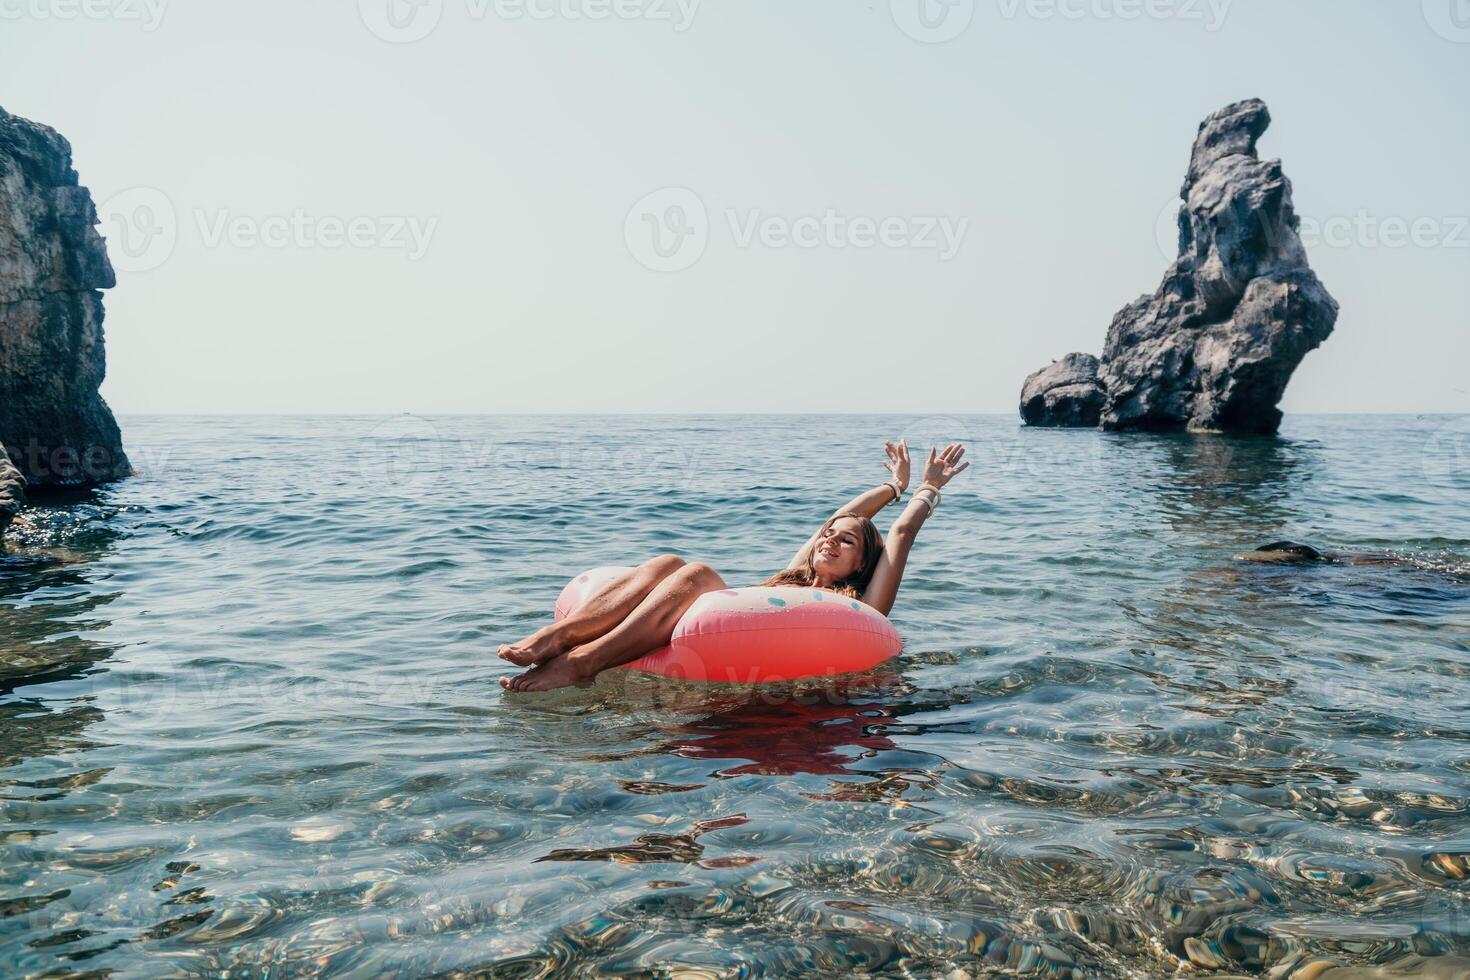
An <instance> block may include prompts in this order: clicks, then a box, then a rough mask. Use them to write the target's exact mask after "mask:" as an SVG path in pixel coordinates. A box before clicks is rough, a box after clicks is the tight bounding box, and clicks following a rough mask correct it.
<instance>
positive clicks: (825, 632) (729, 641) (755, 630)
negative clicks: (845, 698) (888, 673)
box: [556, 566, 903, 684]
mask: <svg viewBox="0 0 1470 980" xmlns="http://www.w3.org/2000/svg"><path fill="white" fill-rule="evenodd" d="M628 571H631V569H629V568H620V567H616V566H607V567H603V568H594V569H592V570H591V571H588V572H583V573H582V574H581V575H578V576H577V577H576V578H574V579H572V580H571V581H570V582H568V583H567V587H566V588H565V589H562V591H561V596H560V597H559V598H558V599H557V600H556V618H557V619H565V618H566V617H567V615H568V614H570V613H571V611H572V610H573V609H576V608H577V607H578V606H579V605H581V604H582V601H583V600H584V599H586V598H587V597H588V596H589V595H591V594H592V593H593V592H596V591H597V590H598V589H599V588H601V587H602V586H603V585H604V584H606V582H607V581H608V580H609V579H611V578H614V577H615V576H618V575H621V574H622V573H624V572H628ZM902 648H903V641H902V640H901V639H899V636H898V631H897V630H895V629H894V628H893V624H892V623H890V622H889V621H888V618H887V617H886V616H884V615H883V614H882V613H880V612H879V611H878V610H876V609H874V608H873V607H872V606H868V605H864V604H863V603H861V602H858V601H857V600H856V599H849V598H848V597H847V596H844V595H838V594H837V593H835V592H825V591H823V590H821V589H803V588H792V587H790V586H782V587H780V588H766V587H763V586H761V587H755V588H747V589H721V590H720V591H719V592H710V593H708V594H707V595H702V596H700V597H699V598H698V599H696V600H695V601H694V605H692V606H690V607H689V609H688V611H687V612H685V613H684V615H683V617H682V618H680V620H679V622H678V623H677V624H676V625H675V626H674V635H673V636H672V637H671V638H670V640H669V645H668V646H666V647H664V648H662V649H660V650H655V651H654V652H653V653H650V654H648V655H647V656H644V657H640V658H639V659H637V660H634V661H633V662H632V663H629V664H625V665H624V666H625V668H626V669H628V670H640V671H643V672H645V673H649V674H663V675H664V676H665V677H679V678H683V679H684V680H691V681H717V682H724V683H734V684H758V683H762V682H766V681H788V680H795V679H797V678H801V677H830V676H832V675H835V674H848V673H852V672H854V671H859V670H869V669H870V668H872V667H876V666H877V665H878V664H881V663H882V662H883V661H885V660H888V659H889V658H891V657H893V656H895V655H897V653H898V651H899V650H900V649H902Z"/></svg>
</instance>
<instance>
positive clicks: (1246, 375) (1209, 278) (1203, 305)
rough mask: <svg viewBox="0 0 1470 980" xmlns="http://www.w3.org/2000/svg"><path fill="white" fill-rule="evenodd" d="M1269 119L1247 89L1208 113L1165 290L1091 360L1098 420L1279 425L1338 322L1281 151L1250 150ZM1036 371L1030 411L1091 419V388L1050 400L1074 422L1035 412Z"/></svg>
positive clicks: (1204, 427)
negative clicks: (1285, 403) (1313, 353)
mask: <svg viewBox="0 0 1470 980" xmlns="http://www.w3.org/2000/svg"><path fill="white" fill-rule="evenodd" d="M1270 121H1271V117H1270V114H1269V112H1268V111H1267V109H1266V104H1265V103H1264V102H1261V101H1260V100H1259V99H1252V100H1249V101H1246V102H1238V103H1236V104H1234V105H1231V106H1227V107H1225V108H1224V109H1221V110H1220V111H1219V112H1216V113H1214V114H1213V115H1211V116H1210V117H1209V118H1208V119H1206V120H1205V121H1204V122H1203V123H1202V124H1201V125H1200V129H1199V135H1198V137H1197V138H1196V139H1195V144H1194V152H1193V154H1192V156H1191V158H1190V162H1189V173H1188V175H1187V176H1186V178H1185V182H1184V188H1183V190H1182V192H1181V197H1182V198H1183V201H1184V206H1183V208H1182V210H1181V211H1180V215H1179V257H1178V259H1176V260H1175V262H1174V264H1173V265H1172V266H1170V268H1169V270H1168V272H1166V273H1165V275H1164V281H1163V283H1162V284H1161V285H1160V286H1159V288H1158V290H1157V291H1156V292H1155V293H1154V294H1153V295H1151V296H1143V297H1141V298H1140V299H1138V300H1137V301H1135V302H1133V303H1131V304H1130V305H1128V306H1127V307H1125V308H1124V309H1123V310H1122V311H1120V312H1119V313H1118V314H1117V316H1115V317H1114V318H1113V322H1112V326H1111V327H1110V328H1109V329H1108V336H1107V342H1106V344H1105V345H1104V347H1103V355H1102V358H1101V361H1100V363H1099V366H1098V371H1097V377H1098V382H1099V384H1100V386H1101V388H1102V391H1103V393H1104V402H1103V405H1102V409H1101V411H1100V413H1099V418H1098V421H1097V423H1096V424H1100V425H1101V426H1102V428H1104V429H1117V430H1123V429H1144V430H1178V429H1189V430H1192V431H1223V432H1248V433H1271V432H1275V431H1276V429H1277V427H1278V426H1279V425H1280V424H1281V412H1280V410H1278V409H1277V408H1276V405H1277V403H1278V402H1279V401H1280V400H1281V396H1282V394H1283V393H1284V392H1285V390H1286V385H1287V382H1289V381H1290V380H1291V375H1292V372H1293V371H1295V370H1296V368H1297V365H1298V364H1300V363H1301V361H1302V358H1303V357H1305V356H1306V354H1307V352H1308V351H1310V350H1312V349H1313V348H1315V347H1317V346H1318V345H1320V344H1321V343H1322V342H1323V341H1324V340H1326V339H1327V337H1328V335H1330V334H1331V333H1332V329H1333V326H1334V325H1335V324H1336V322H1337V311H1338V306H1337V302H1336V301H1335V300H1334V299H1333V298H1332V297H1331V296H1330V295H1329V294H1328V293H1327V290H1326V289H1325V288H1324V287H1323V286H1322V283H1321V282H1320V281H1319V280H1318V279H1317V276H1316V275H1315V274H1314V273H1313V272H1312V270H1311V268H1310V267H1309V265H1308V263H1307V256H1306V251H1305V249H1303V247H1302V243H1301V238H1300V237H1299V236H1298V234H1297V228H1298V220H1297V216H1296V212H1295V211H1294V210H1293V208H1292V203H1291V182H1290V181H1289V180H1287V178H1286V176H1285V175H1284V174H1283V173H1282V170H1281V161H1279V160H1271V161H1265V162H1263V161H1261V160H1260V159H1259V158H1258V157H1257V155H1256V141H1257V140H1258V139H1259V138H1260V136H1261V134H1262V133H1264V132H1265V131H1266V127H1267V126H1268V125H1270ZM1071 357H1086V355H1069V358H1071ZM1066 360H1067V359H1064V361H1063V362H1065V361H1066ZM1063 362H1058V363H1063ZM1054 366H1055V365H1054ZM1041 373H1044V371H1043V372H1041ZM1037 377H1038V375H1032V377H1031V378H1030V379H1028V380H1027V383H1026V388H1025V389H1023V391H1022V407H1021V414H1022V417H1023V418H1024V419H1025V420H1026V421H1027V422H1028V423H1031V424H1052V425H1059V424H1060V425H1091V424H1094V423H1092V422H1089V421H1087V418H1088V416H1089V413H1088V412H1087V411H1086V409H1085V402H1086V400H1087V399H1089V398H1092V397H1094V396H1093V395H1092V394H1091V393H1090V391H1088V390H1086V389H1085V388H1079V389H1077V390H1076V391H1074V392H1067V393H1065V394H1063V393H1062V392H1061V391H1059V392H1058V393H1057V395H1056V396H1055V397H1054V399H1053V401H1054V402H1055V404H1054V405H1052V406H1051V407H1050V409H1049V411H1050V413H1051V417H1053V418H1057V419H1066V418H1072V417H1075V418H1077V419H1079V421H1075V422H1067V421H1053V422H1032V418H1031V416H1030V415H1029V414H1028V410H1027V406H1028V404H1029V402H1030V399H1028V395H1030V394H1032V383H1033V381H1035V380H1036V379H1037Z"/></svg>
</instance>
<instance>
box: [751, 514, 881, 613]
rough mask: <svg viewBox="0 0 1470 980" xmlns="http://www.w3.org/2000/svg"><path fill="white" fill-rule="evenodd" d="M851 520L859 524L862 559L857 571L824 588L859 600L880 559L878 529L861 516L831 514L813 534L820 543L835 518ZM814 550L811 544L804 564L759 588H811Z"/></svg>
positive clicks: (815, 551) (772, 578)
mask: <svg viewBox="0 0 1470 980" xmlns="http://www.w3.org/2000/svg"><path fill="white" fill-rule="evenodd" d="M843 517H851V518H852V519H853V520H855V521H857V522H858V523H859V524H861V525H862V546H863V560H862V564H860V565H858V570H857V571H855V572H853V573H852V574H851V575H849V576H848V577H847V578H845V579H843V580H842V581H840V582H833V583H832V584H831V585H829V586H827V588H829V589H831V590H832V591H834V592H840V593H842V594H843V595H845V596H848V597H850V598H853V599H861V598H862V597H863V590H864V589H866V588H867V587H868V582H870V581H871V580H872V578H873V570H874V569H875V568H877V567H878V559H879V558H882V557H883V535H881V534H879V533H878V527H877V525H876V524H874V523H873V522H872V521H870V520H868V519H867V518H866V517H864V516H863V515H862V514H853V513H845V514H834V515H832V516H831V517H830V518H828V519H827V523H826V524H823V525H822V528H821V530H820V531H818V532H817V537H816V540H817V541H821V540H822V532H823V531H826V530H827V529H828V528H829V527H831V526H832V525H833V524H834V523H835V522H836V521H837V520H838V519H839V518H843ZM816 561H817V549H816V546H815V545H814V546H813V547H812V550H811V551H810V552H809V553H808V554H807V556H806V562H805V564H803V565H802V566H801V567H800V568H788V569H786V570H785V571H783V572H777V573H776V574H775V575H772V576H771V577H770V578H768V579H766V580H765V581H764V582H762V583H761V585H797V586H805V587H811V586H815V585H816V584H817V567H816Z"/></svg>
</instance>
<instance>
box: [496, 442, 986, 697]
mask: <svg viewBox="0 0 1470 980" xmlns="http://www.w3.org/2000/svg"><path fill="white" fill-rule="evenodd" d="M883 448H884V449H885V450H887V452H888V462H887V463H886V464H885V465H886V466H887V467H888V472H889V473H890V474H892V479H890V480H889V481H888V482H886V483H881V484H879V485H878V486H876V487H874V488H873V489H872V490H869V491H867V492H866V493H863V494H860V495H858V496H857V497H854V498H853V499H852V500H850V501H848V502H847V504H845V505H844V506H843V507H841V508H840V509H839V510H838V511H837V513H835V514H833V515H832V516H831V517H829V518H828V519H827V522H826V523H825V524H823V525H822V526H821V527H820V528H818V529H817V532H816V533H815V534H813V535H812V536H811V538H810V539H809V540H808V541H807V543H806V544H805V545H803V546H802V548H801V550H800V551H798V552H797V553H796V556H795V557H794V558H792V559H791V564H789V565H787V566H786V570H785V571H783V572H780V573H778V574H776V575H774V576H772V577H771V578H769V579H767V580H766V581H765V582H764V583H762V584H763V585H795V586H805V587H814V588H818V589H825V590H827V591H830V592H837V593H840V594H842V595H846V596H851V597H852V598H854V599H861V600H862V601H863V602H865V603H867V604H868V605H870V606H872V607H873V608H874V609H876V610H878V611H879V612H881V613H883V614H884V615H885V616H886V615H888V611H889V610H890V609H892V608H893V600H894V597H896V596H897V595H898V584H899V582H900V581H901V580H902V579H903V568H904V565H905V563H907V561H908V557H909V549H910V548H912V547H913V544H914V538H915V536H916V535H918V533H919V528H920V527H922V526H923V524H924V521H925V520H926V519H927V518H928V517H929V515H930V514H933V513H934V509H935V508H936V507H937V506H939V491H940V489H941V488H942V487H944V486H945V485H946V484H947V483H949V481H950V480H952V479H954V478H955V476H957V475H958V474H960V473H962V472H964V471H965V469H967V468H968V467H969V465H970V464H969V463H961V462H960V459H961V458H962V457H963V456H964V455H965V447H964V446H962V445H960V444H959V443H953V444H952V445H949V446H946V447H945V448H944V449H943V450H938V449H931V450H929V459H928V462H926V463H925V464H924V481H923V485H922V486H920V487H919V489H917V490H915V491H914V495H913V497H912V498H911V499H910V500H909V505H908V507H906V508H905V509H904V511H903V513H902V514H900V515H899V517H898V519H897V520H896V521H894V522H893V526H892V527H891V528H889V529H888V538H887V540H884V538H883V537H882V535H880V534H879V533H878V529H877V528H876V527H874V526H873V521H872V518H873V517H874V515H876V514H877V513H878V511H880V510H882V509H883V508H884V507H886V506H888V505H889V504H891V503H897V502H898V501H899V500H901V499H902V498H903V495H904V492H905V491H906V490H907V489H908V485H909V449H908V446H907V445H906V444H905V443H904V442H902V441H900V442H899V443H898V444H897V445H895V444H894V443H891V442H889V443H884V446H883ZM726 587H727V586H726V585H725V581H724V579H722V578H720V576H719V575H718V574H717V573H716V572H715V570H714V569H713V568H710V567H709V566H708V565H704V564H699V563H693V562H686V561H684V560H683V559H682V558H677V557H675V556H674V555H660V556H659V557H657V558H654V559H652V560H650V561H646V562H644V563H643V564H642V565H639V566H638V567H637V568H635V569H633V570H632V571H630V572H627V573H626V574H624V575H621V576H619V577H618V578H616V579H613V580H612V581H611V582H609V583H608V584H607V585H605V586H604V587H603V588H602V589H601V590H599V591H598V592H596V593H594V594H593V595H592V596H590V597H588V599H587V601H586V602H584V603H582V604H581V605H580V606H578V607H577V609H576V611H575V612H573V613H572V614H571V615H570V616H568V617H567V618H566V619H564V620H562V621H561V622H559V623H554V624H552V625H550V626H546V627H543V628H542V629H539V630H537V631H536V632H535V633H532V634H531V635H530V636H528V637H527V638H526V639H524V640H522V641H521V642H519V643H511V644H507V645H506V646H503V647H501V648H500V656H501V657H502V658H503V659H505V660H509V661H510V662H511V663H513V664H516V665H517V666H520V667H530V668H531V669H530V670H528V671H526V672H525V673H524V674H521V675H519V676H517V677H514V678H509V679H503V680H501V682H500V683H501V684H502V685H503V686H504V687H507V688H509V689H510V690H512V691H548V690H551V689H552V688H556V687H566V686H567V685H569V684H584V683H586V682H588V681H590V680H591V679H592V678H594V677H596V676H597V675H598V674H600V673H601V672H602V671H604V670H607V669H608V668H609V667H617V666H619V665H620V664H625V663H628V662H630V661H633V660H637V659H638V658H639V657H641V656H643V655H644V654H646V653H648V652H650V651H652V650H656V649H658V648H659V647H661V646H664V645H665V644H667V643H668V642H669V637H670V636H671V635H672V634H673V631H674V626H675V624H677V623H678V622H679V618H680V617H681V616H683V615H684V612H685V611H686V610H687V609H688V608H689V607H690V606H691V605H693V604H694V600H696V599H698V598H699V597H700V596H702V595H704V594H705V593H706V592H714V591H717V590H719V589H724V588H726Z"/></svg>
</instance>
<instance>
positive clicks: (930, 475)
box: [924, 442, 970, 487]
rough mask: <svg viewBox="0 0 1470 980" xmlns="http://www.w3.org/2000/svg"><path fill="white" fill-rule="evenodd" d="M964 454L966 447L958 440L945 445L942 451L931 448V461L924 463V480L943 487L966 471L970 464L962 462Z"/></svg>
mask: <svg viewBox="0 0 1470 980" xmlns="http://www.w3.org/2000/svg"><path fill="white" fill-rule="evenodd" d="M964 455H965V447H964V446H962V445H960V444H959V443H957V442H952V443H950V444H949V445H948V446H945V447H944V450H943V451H942V452H941V451H940V450H938V449H931V450H929V461H928V462H926V463H925V464H924V482H925V483H930V484H933V485H934V486H936V487H942V486H944V485H945V484H946V483H948V482H949V481H950V480H953V479H954V478H955V477H957V476H959V475H960V474H961V473H963V472H965V470H967V469H969V468H970V464H969V463H961V462H960V460H961V459H962V458H963V457H964Z"/></svg>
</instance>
